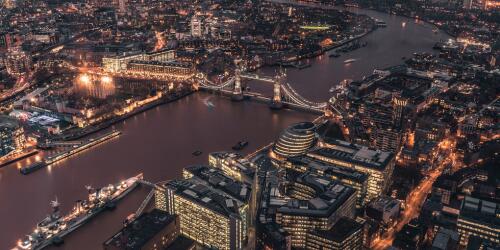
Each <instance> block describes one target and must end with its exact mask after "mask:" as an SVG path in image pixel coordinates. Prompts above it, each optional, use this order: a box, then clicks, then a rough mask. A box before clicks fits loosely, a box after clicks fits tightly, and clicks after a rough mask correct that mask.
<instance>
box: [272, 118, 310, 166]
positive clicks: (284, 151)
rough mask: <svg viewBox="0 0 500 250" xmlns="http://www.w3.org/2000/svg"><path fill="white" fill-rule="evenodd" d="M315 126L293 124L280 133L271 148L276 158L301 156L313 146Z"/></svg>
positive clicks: (304, 123) (307, 123)
mask: <svg viewBox="0 0 500 250" xmlns="http://www.w3.org/2000/svg"><path fill="white" fill-rule="evenodd" d="M315 130H316V126H315V125H314V123H312V122H301V123H297V124H293V125H291V126H290V127H288V128H287V129H285V131H283V132H282V133H281V135H280V136H279V138H278V140H277V141H276V143H275V144H274V146H273V148H272V152H273V153H274V154H275V155H276V156H277V157H278V158H287V157H291V156H297V155H303V154H306V153H307V151H308V150H309V149H310V148H311V147H313V146H314V144H315V141H316V132H315Z"/></svg>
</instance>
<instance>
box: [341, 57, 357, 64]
mask: <svg viewBox="0 0 500 250" xmlns="http://www.w3.org/2000/svg"><path fill="white" fill-rule="evenodd" d="M355 61H356V59H353V58H351V59H347V60H345V61H344V63H345V64H349V63H352V62H355Z"/></svg>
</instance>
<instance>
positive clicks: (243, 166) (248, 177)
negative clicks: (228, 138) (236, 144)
mask: <svg viewBox="0 0 500 250" xmlns="http://www.w3.org/2000/svg"><path fill="white" fill-rule="evenodd" d="M208 164H209V165H210V166H211V167H213V168H218V169H221V170H222V171H223V172H224V174H225V175H227V176H229V177H232V178H234V179H236V180H238V181H241V182H245V183H248V184H251V183H252V182H253V177H254V175H255V165H254V164H253V163H251V162H250V161H248V160H247V159H245V158H244V157H243V156H241V155H240V154H237V153H232V152H214V153H210V154H209V155H208Z"/></svg>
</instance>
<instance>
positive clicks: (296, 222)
mask: <svg viewBox="0 0 500 250" xmlns="http://www.w3.org/2000/svg"><path fill="white" fill-rule="evenodd" d="M286 189H287V195H288V197H289V199H286V201H285V200H282V201H285V203H283V204H282V205H280V206H278V207H277V208H276V223H277V224H279V225H280V226H281V227H282V228H283V229H284V230H285V231H287V232H288V233H289V234H290V235H291V239H292V247H295V248H304V247H305V246H306V235H307V232H308V231H310V230H329V229H331V228H332V226H333V225H334V224H335V223H336V222H337V221H338V220H339V219H340V218H342V217H348V218H354V213H355V208H356V191H355V190H354V189H353V188H350V187H347V186H345V185H342V184H340V183H339V182H335V181H332V180H330V179H328V178H324V177H321V176H317V175H313V174H307V173H306V174H302V175H300V176H298V177H297V178H296V179H295V180H293V181H291V182H290V183H289V184H288V185H287V187H286ZM270 203H271V204H279V203H280V201H279V200H278V199H276V198H272V200H271V202H270Z"/></svg>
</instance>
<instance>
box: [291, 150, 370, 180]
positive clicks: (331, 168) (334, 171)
mask: <svg viewBox="0 0 500 250" xmlns="http://www.w3.org/2000/svg"><path fill="white" fill-rule="evenodd" d="M287 161H289V162H290V163H292V164H303V165H307V166H308V167H309V168H310V169H311V170H313V171H314V172H317V173H324V174H326V175H331V176H337V177H339V178H342V179H350V180H355V181H358V182H364V181H365V180H366V179H367V178H368V175H367V174H365V173H363V172H359V171H357V170H355V169H352V168H346V167H342V166H338V165H335V164H332V163H328V162H324V161H321V160H317V159H315V158H312V157H309V156H296V157H291V158H288V159H287Z"/></svg>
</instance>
